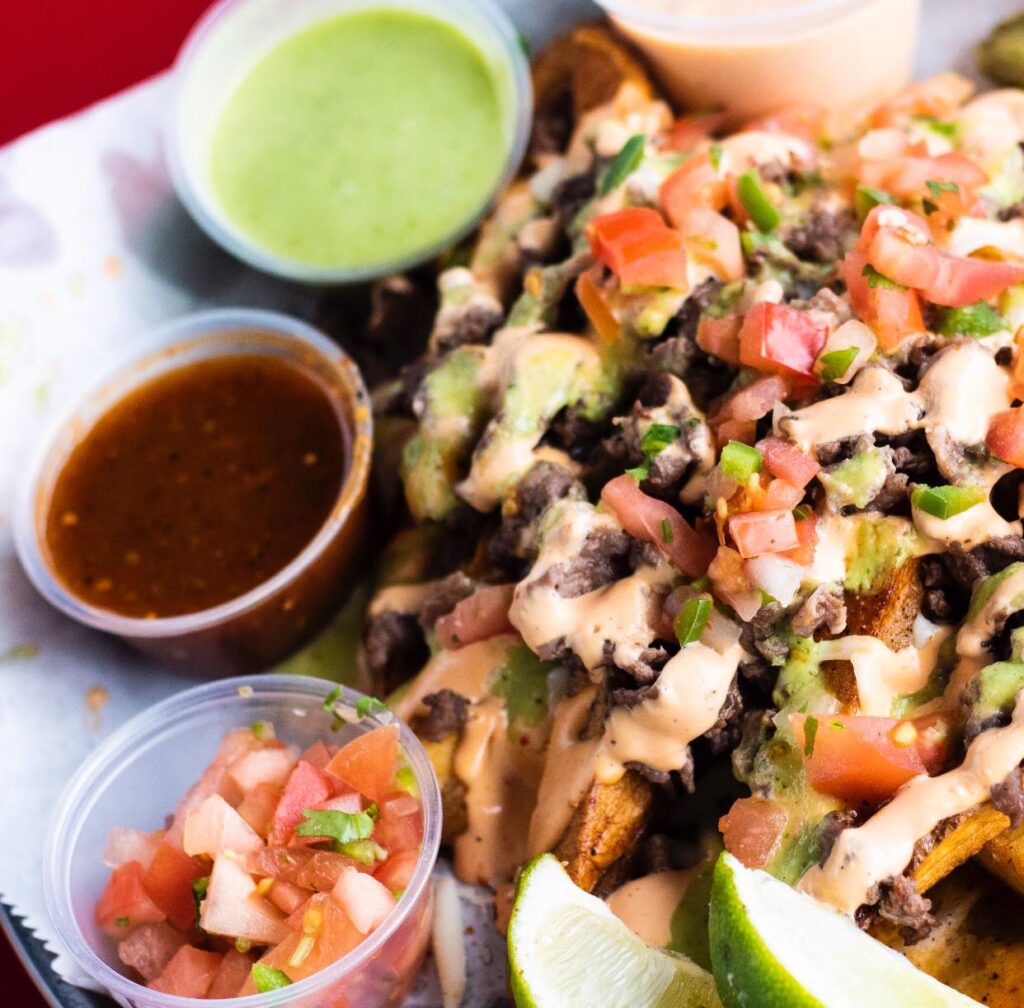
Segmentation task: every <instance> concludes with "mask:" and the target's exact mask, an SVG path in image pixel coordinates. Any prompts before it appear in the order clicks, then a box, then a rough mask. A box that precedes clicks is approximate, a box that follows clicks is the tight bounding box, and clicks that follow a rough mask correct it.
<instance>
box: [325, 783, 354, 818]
mask: <svg viewBox="0 0 1024 1008" xmlns="http://www.w3.org/2000/svg"><path fill="white" fill-rule="evenodd" d="M365 807H366V802H365V801H364V800H363V796H362V795H361V794H360V793H359V792H358V791H352V790H351V789H350V788H345V787H344V786H343V789H342V791H341V792H340V793H338V794H335V795H334V796H333V797H332V798H328V799H327V801H323V802H320V804H319V805H316V806H314V808H318V809H325V810H327V811H329V812H348V813H349V814H350V815H351V814H352V813H353V812H362V810H363V809H364V808H365Z"/></svg>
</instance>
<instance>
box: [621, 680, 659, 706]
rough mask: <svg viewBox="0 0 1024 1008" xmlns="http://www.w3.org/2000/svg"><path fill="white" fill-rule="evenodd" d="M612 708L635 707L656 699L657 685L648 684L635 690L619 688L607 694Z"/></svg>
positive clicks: (654, 683) (653, 683)
mask: <svg viewBox="0 0 1024 1008" xmlns="http://www.w3.org/2000/svg"><path fill="white" fill-rule="evenodd" d="M609 698H610V699H611V702H612V706H613V707H636V705H637V704H641V703H643V702H644V701H645V700H657V699H658V684H657V683H656V682H652V683H648V684H647V685H646V686H638V687H637V688H636V689H629V688H625V687H620V688H618V689H613V690H612V691H611V692H610V693H609Z"/></svg>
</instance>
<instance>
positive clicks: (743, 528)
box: [728, 511, 800, 559]
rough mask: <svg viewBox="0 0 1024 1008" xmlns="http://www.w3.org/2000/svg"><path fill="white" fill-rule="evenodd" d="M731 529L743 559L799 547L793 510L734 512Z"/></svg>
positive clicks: (729, 522) (730, 524) (729, 523)
mask: <svg viewBox="0 0 1024 1008" xmlns="http://www.w3.org/2000/svg"><path fill="white" fill-rule="evenodd" d="M728 528H729V535H731V536H732V538H733V541H734V542H735V543H736V549H737V550H739V554H740V556H741V557H743V558H744V559H746V558H747V557H756V556H762V555H763V554H765V553H778V552H780V551H782V550H791V549H796V547H797V546H799V545H800V541H799V540H798V539H797V537H796V527H795V522H794V520H793V512H792V511H748V512H746V513H745V514H734V515H732V516H731V517H730V518H729V521H728Z"/></svg>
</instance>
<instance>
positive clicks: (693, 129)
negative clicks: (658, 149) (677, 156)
mask: <svg viewBox="0 0 1024 1008" xmlns="http://www.w3.org/2000/svg"><path fill="white" fill-rule="evenodd" d="M726 119H727V116H726V115H725V114H724V113H723V112H709V113H703V114H701V113H697V114H694V115H684V116H680V117H679V118H678V119H677V120H676V121H675V122H674V123H673V124H672V128H671V129H670V130H669V131H668V134H667V136H666V137H665V139H664V140H663V141H662V148H663V149H664V150H674V151H690V150H693V149H694V147H697V146H698V145H699V144H700V143H702V142H703V141H705V140H707V139H709V138H710V137H711V136H712V135H713V134H714V133H715V132H716V131H717V130H719V129H720V128H721V127H722V126H724V125H725V123H726Z"/></svg>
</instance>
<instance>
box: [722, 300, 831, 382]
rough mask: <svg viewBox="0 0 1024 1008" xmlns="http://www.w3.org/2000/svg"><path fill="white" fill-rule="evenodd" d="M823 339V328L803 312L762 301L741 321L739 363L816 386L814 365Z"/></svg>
mask: <svg viewBox="0 0 1024 1008" xmlns="http://www.w3.org/2000/svg"><path fill="white" fill-rule="evenodd" d="M826 339H828V331H827V330H826V328H825V326H823V325H819V324H818V323H817V322H815V321H814V320H813V319H812V318H811V317H810V315H808V314H806V312H802V311H798V310H797V309H795V308H790V307H789V306H788V305H777V304H771V303H769V302H767V301H762V302H760V303H759V304H756V305H754V307H753V308H751V309H750V311H748V312H747V314H746V315H745V316H744V318H743V327H742V328H741V329H740V361H741V362H742V363H744V364H746V365H747V367H752V368H755V369H757V370H758V371H767V372H769V373H772V374H777V375H780V376H781V377H783V378H789V379H791V380H793V381H796V382H797V383H799V384H801V385H816V384H818V383H819V378H818V376H817V375H816V374H815V373H814V362H815V361H816V360H817V359H818V354H819V353H821V348H822V347H823V346H824V345H825V340H826Z"/></svg>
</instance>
